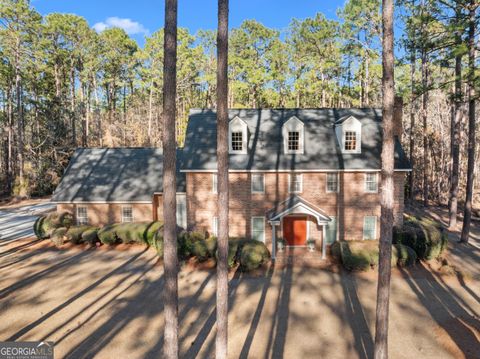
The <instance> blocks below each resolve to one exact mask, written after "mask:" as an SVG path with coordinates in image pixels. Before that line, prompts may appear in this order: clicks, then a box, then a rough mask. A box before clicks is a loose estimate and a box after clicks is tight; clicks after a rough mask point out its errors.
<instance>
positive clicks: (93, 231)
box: [82, 227, 100, 245]
mask: <svg viewBox="0 0 480 359" xmlns="http://www.w3.org/2000/svg"><path fill="white" fill-rule="evenodd" d="M98 231H99V229H98V228H95V227H92V228H90V229H87V230H86V231H84V232H83V233H82V242H83V243H88V244H91V245H94V244H95V243H97V242H99V241H100V239H98Z"/></svg>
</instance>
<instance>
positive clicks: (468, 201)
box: [460, 0, 478, 243]
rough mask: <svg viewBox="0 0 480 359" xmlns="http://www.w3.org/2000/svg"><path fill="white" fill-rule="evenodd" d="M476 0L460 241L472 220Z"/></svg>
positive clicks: (471, 23) (472, 4)
mask: <svg viewBox="0 0 480 359" xmlns="http://www.w3.org/2000/svg"><path fill="white" fill-rule="evenodd" d="M477 6H478V5H477V0H470V9H469V29H468V67H469V69H468V71H469V73H468V161H467V186H466V189H465V208H464V210H463V227H462V235H461V237H460V242H464V243H468V239H469V236H470V222H471V220H472V197H473V179H474V170H475V67H476V66H475V31H476V25H475V22H476V12H477Z"/></svg>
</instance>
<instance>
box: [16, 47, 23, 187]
mask: <svg viewBox="0 0 480 359" xmlns="http://www.w3.org/2000/svg"><path fill="white" fill-rule="evenodd" d="M15 95H16V102H17V108H16V110H17V159H18V177H19V180H20V183H21V184H22V185H21V188H23V180H24V169H25V165H24V143H23V104H22V78H21V75H20V39H18V41H17V48H16V50H15Z"/></svg>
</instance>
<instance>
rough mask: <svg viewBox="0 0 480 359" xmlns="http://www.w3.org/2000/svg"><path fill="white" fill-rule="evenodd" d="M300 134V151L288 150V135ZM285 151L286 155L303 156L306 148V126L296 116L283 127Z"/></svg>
mask: <svg viewBox="0 0 480 359" xmlns="http://www.w3.org/2000/svg"><path fill="white" fill-rule="evenodd" d="M289 132H298V150H289V149H288V133H289ZM282 136H283V151H284V153H285V154H287V155H288V154H303V152H304V148H305V125H304V124H303V122H302V121H300V120H299V119H298V117H296V116H292V117H290V119H289V120H288V121H287V122H285V123H284V124H283V126H282Z"/></svg>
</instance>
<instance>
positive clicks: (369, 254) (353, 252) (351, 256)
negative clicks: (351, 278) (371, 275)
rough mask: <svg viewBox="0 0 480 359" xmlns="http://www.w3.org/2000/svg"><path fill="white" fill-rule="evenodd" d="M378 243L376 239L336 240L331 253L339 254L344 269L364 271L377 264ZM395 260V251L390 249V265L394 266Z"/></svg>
mask: <svg viewBox="0 0 480 359" xmlns="http://www.w3.org/2000/svg"><path fill="white" fill-rule="evenodd" d="M378 245H379V242H378V241H338V244H334V246H332V253H333V252H335V254H336V255H339V257H340V258H341V261H342V264H343V266H344V268H345V269H347V270H349V271H366V270H368V269H370V268H371V267H376V266H378V259H379V248H378ZM397 260H398V258H397V252H396V250H394V249H392V260H391V265H392V266H395V265H396V264H397Z"/></svg>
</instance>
